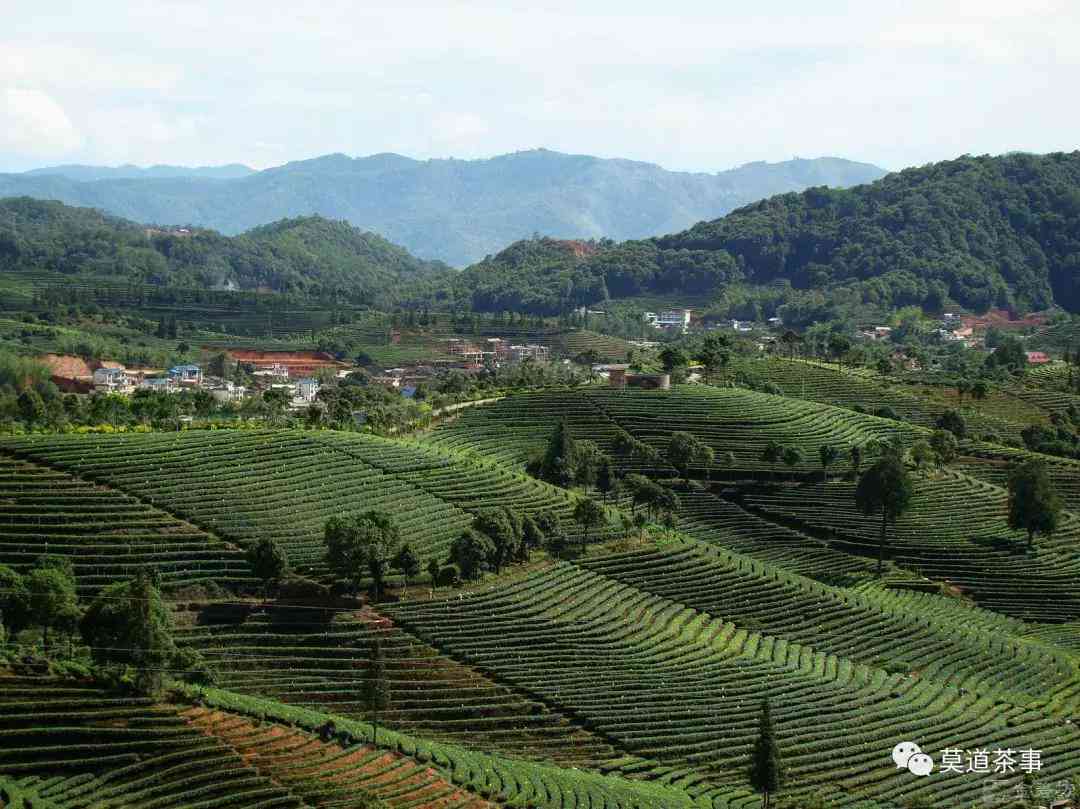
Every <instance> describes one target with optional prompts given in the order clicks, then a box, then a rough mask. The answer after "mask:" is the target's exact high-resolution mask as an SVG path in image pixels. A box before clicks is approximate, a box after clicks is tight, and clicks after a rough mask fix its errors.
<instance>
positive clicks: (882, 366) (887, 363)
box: [876, 357, 893, 376]
mask: <svg viewBox="0 0 1080 809" xmlns="http://www.w3.org/2000/svg"><path fill="white" fill-rule="evenodd" d="M876 367H877V372H878V373H879V374H881V375H882V376H888V375H889V374H891V373H892V370H893V367H892V360H890V359H889V358H888V357H881V358H880V359H878V361H877V366H876Z"/></svg>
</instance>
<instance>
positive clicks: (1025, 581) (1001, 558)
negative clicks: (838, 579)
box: [743, 473, 1080, 621]
mask: <svg viewBox="0 0 1080 809" xmlns="http://www.w3.org/2000/svg"><path fill="white" fill-rule="evenodd" d="M914 482H915V487H914V495H913V498H912V507H911V508H910V509H909V511H907V512H906V513H905V514H904V515H902V516H901V517H900V519H899V520H898V521H897V522H896V523H895V525H891V526H890V527H889V531H888V542H887V554H886V557H887V558H888V559H891V560H893V561H894V562H895V563H896V564H898V565H900V566H902V567H904V568H908V569H911V570H915V571H918V572H920V573H922V574H924V575H926V576H928V577H931V578H934V579H938V580H946V581H948V582H950V583H952V584H954V585H956V586H957V587H959V588H961V589H962V590H964V591H965V592H966V593H968V594H969V595H970V596H971V597H973V598H975V599H976V600H977V601H978V602H979V603H980V604H981V605H983V606H986V607H989V608H991V609H994V610H995V611H998V612H1002V613H1004V614H1007V615H1013V616H1017V617H1022V618H1028V619H1031V620H1037V621H1065V620H1073V619H1075V618H1077V617H1080V597H1078V595H1077V593H1076V589H1075V586H1074V583H1075V581H1076V578H1077V576H1078V575H1080V557H1078V556H1077V555H1076V553H1075V548H1076V546H1077V543H1078V542H1080V519H1078V518H1077V517H1076V516H1075V515H1074V514H1072V513H1071V512H1065V513H1064V514H1063V516H1062V523H1061V525H1060V526H1059V528H1058V530H1057V531H1056V532H1055V533H1054V534H1053V536H1051V537H1049V538H1040V539H1039V540H1038V545H1037V547H1036V548H1035V549H1034V550H1033V551H1029V550H1028V549H1027V548H1026V536H1025V535H1024V534H1023V533H1022V532H1017V531H1013V530H1011V529H1009V527H1008V525H1007V523H1006V501H1007V494H1006V492H1005V491H1004V490H1003V489H1001V488H999V487H996V486H993V485H991V484H989V483H985V482H982V481H979V480H975V479H974V478H971V477H969V476H967V475H963V474H959V473H945V474H941V475H938V476H934V477H921V476H920V477H916V478H915V479H914ZM743 502H744V503H745V505H746V506H747V507H748V508H750V509H751V510H753V511H755V512H757V513H759V514H762V515H764V516H765V517H767V518H770V519H773V520H775V521H787V522H793V523H794V524H795V525H797V526H800V527H802V528H803V529H804V530H805V531H806V532H809V533H812V534H815V533H816V534H817V535H821V536H825V537H827V538H828V539H829V541H830V544H831V545H833V546H834V547H841V548H844V549H847V550H849V551H851V552H853V553H857V554H861V555H864V556H868V557H873V556H876V554H877V549H878V542H879V536H880V530H881V527H880V525H881V523H880V518H878V517H875V516H867V515H864V514H862V513H860V512H859V511H858V510H857V509H856V508H855V499H854V484H853V483H851V482H849V481H841V480H833V481H830V482H828V483H820V482H819V483H812V484H804V485H802V486H797V487H776V488H772V489H761V490H755V491H750V492H747V493H745V494H744V496H743Z"/></svg>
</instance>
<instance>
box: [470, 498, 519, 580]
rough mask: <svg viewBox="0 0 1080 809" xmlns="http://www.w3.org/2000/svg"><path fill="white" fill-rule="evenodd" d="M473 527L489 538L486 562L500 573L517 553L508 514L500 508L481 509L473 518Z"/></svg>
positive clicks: (516, 542)
mask: <svg viewBox="0 0 1080 809" xmlns="http://www.w3.org/2000/svg"><path fill="white" fill-rule="evenodd" d="M473 529H474V530H476V531H479V532H480V533H482V534H485V535H486V536H487V537H488V538H489V539H490V540H491V543H490V552H489V555H488V558H487V562H488V564H490V565H491V567H492V568H493V569H494V570H495V572H496V573H500V572H501V571H502V569H503V565H505V564H506V563H507V562H509V561H510V560H511V559H512V558H513V557H514V556H515V555H516V553H517V544H518V539H517V536H516V535H515V531H514V525H513V523H512V522H511V519H510V516H509V515H508V514H507V513H506V511H504V510H503V509H500V508H486V509H482V510H481V511H480V512H478V513H477V515H476V517H475V518H474V519H473Z"/></svg>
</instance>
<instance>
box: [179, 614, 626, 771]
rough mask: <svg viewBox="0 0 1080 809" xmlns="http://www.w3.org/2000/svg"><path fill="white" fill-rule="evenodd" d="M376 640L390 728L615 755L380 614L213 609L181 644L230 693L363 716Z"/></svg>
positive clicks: (574, 759)
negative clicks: (382, 655)
mask: <svg viewBox="0 0 1080 809" xmlns="http://www.w3.org/2000/svg"><path fill="white" fill-rule="evenodd" d="M376 636H378V637H379V638H380V640H381V642H382V645H383V650H384V653H385V655H386V659H387V660H386V665H387V672H388V676H387V680H388V688H389V693H390V704H389V707H388V708H387V709H386V710H385V711H383V713H382V717H381V720H382V721H383V722H384V723H386V724H387V725H389V726H390V727H392V728H394V729H396V730H400V731H405V732H409V733H415V734H417V735H420V736H423V737H425V738H428V739H442V740H447V741H456V742H459V743H464V744H468V745H472V746H479V747H481V748H483V749H485V750H498V751H501V752H503V753H506V754H509V755H516V756H524V757H529V758H537V759H546V760H549V761H554V762H556V763H559V764H566V765H574V766H582V765H588V764H597V763H601V762H604V761H607V760H610V759H614V758H616V757H617V754H616V752H615V751H614V750H613V749H612V747H611V746H610V745H609V744H607V743H606V742H605V741H603V740H602V739H599V738H597V737H596V736H594V735H593V734H591V733H589V732H588V731H586V730H584V729H583V728H581V727H579V726H577V725H575V724H574V723H573V722H572V721H570V720H568V719H567V718H566V717H564V716H562V715H560V714H559V713H558V712H555V711H552V710H550V709H548V707H547V706H546V705H544V704H543V703H540V702H537V701H536V700H535V699H532V698H530V697H528V696H527V695H525V694H523V693H518V692H515V691H514V690H513V689H510V688H507V687H505V686H502V685H498V684H496V683H494V682H492V681H491V680H490V679H488V678H487V677H486V676H485V675H484V674H482V673H481V672H479V671H476V670H475V669H472V668H470V667H468V666H465V665H462V664H460V663H457V662H456V661H454V660H451V659H450V658H447V657H446V656H445V655H442V654H440V653H439V652H438V651H436V650H435V649H433V648H431V647H430V646H428V645H427V644H425V643H423V642H422V641H420V640H419V639H418V638H415V637H413V636H412V635H410V634H409V633H408V632H405V631H403V630H402V629H400V628H399V627H396V626H394V625H393V623H392V622H391V621H389V620H387V619H386V618H384V617H382V616H379V615H377V614H374V613H363V614H350V613H345V612H342V613H339V614H335V613H334V612H333V611H331V610H326V611H323V610H318V609H314V610H313V609H306V608H303V607H295V608H290V607H275V606H273V605H267V606H265V607H261V608H260V607H255V606H254V605H251V606H247V607H243V606H240V605H235V606H231V607H230V606H225V607H214V606H210V607H207V608H206V609H204V610H203V611H202V612H201V613H200V614H199V616H198V620H197V622H196V624H195V625H192V626H189V627H187V628H185V629H183V630H181V631H180V632H179V634H178V636H177V639H178V642H179V643H181V644H182V645H184V646H190V647H192V648H195V649H198V650H199V651H200V652H201V653H202V655H203V657H204V658H206V659H207V660H208V661H209V662H210V663H211V665H213V666H214V668H215V670H216V671H217V672H218V683H219V684H220V685H221V686H222V687H224V688H227V689H229V690H230V691H234V692H236V693H240V694H252V695H258V696H264V697H269V698H272V699H274V700H278V701H280V702H283V703H286V704H289V705H299V706H303V707H310V708H316V709H321V710H325V711H329V712H331V713H334V714H337V715H340V716H346V717H354V718H356V719H363V718H364V717H365V716H366V715H367V713H368V712H367V710H366V708H365V705H364V702H363V697H362V691H363V683H364V679H365V677H366V672H367V662H368V659H369V657H370V654H371V647H372V644H373V642H374V638H375V637H376Z"/></svg>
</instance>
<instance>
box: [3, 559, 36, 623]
mask: <svg viewBox="0 0 1080 809" xmlns="http://www.w3.org/2000/svg"><path fill="white" fill-rule="evenodd" d="M0 624H3V625H4V626H6V627H7V629H8V631H9V633H10V635H9V637H11V638H14V637H15V636H16V635H18V634H19V633H20V632H21V631H22V630H24V629H25V628H26V627H27V626H29V625H30V590H29V589H27V586H26V577H24V576H21V575H19V574H18V573H17V572H15V571H14V570H13V569H11V568H10V567H8V566H7V565H0Z"/></svg>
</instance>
